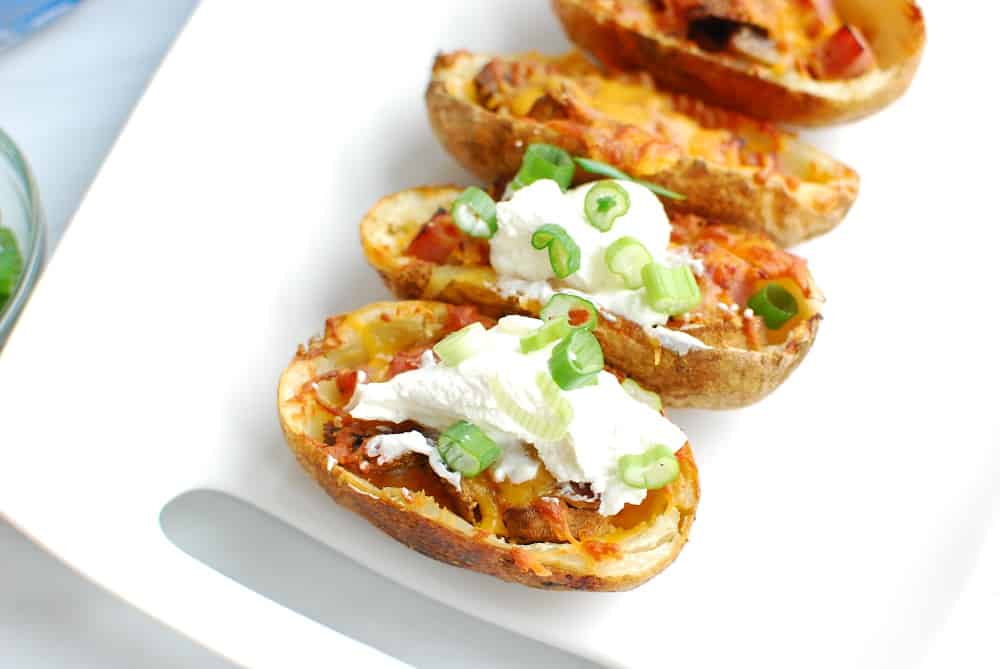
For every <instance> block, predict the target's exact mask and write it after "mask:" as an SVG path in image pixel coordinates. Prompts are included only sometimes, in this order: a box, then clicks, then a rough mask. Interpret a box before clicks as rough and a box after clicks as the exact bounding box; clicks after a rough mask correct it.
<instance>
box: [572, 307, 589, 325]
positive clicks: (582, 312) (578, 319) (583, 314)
mask: <svg viewBox="0 0 1000 669" xmlns="http://www.w3.org/2000/svg"><path fill="white" fill-rule="evenodd" d="M566 316H567V317H568V318H569V324H570V325H572V326H574V327H576V326H578V325H583V324H584V323H586V322H587V321H588V320H590V312H589V311H587V310H586V309H570V310H569V313H568V314H566Z"/></svg>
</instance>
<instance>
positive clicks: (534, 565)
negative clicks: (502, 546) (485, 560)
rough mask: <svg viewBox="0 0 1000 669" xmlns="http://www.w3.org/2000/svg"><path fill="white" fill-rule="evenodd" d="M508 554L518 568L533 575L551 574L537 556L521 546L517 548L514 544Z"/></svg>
mask: <svg viewBox="0 0 1000 669" xmlns="http://www.w3.org/2000/svg"><path fill="white" fill-rule="evenodd" d="M510 556H511V558H513V560H514V564H516V565H517V566H518V568H520V569H522V570H524V571H530V572H531V573H532V574H534V575H535V576H551V575H552V572H551V571H549V570H548V568H547V567H546V566H545V565H544V564H542V562H541V560H539V559H538V558H537V557H535V556H534V555H532V554H531V553H529V552H528V551H526V550H524V549H523V548H518V547H517V546H515V547H514V548H511V549H510Z"/></svg>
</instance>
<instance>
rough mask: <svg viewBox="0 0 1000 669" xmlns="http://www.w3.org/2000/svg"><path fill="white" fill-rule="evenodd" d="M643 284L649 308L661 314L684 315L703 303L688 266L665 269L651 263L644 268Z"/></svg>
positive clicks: (696, 283)
mask: <svg viewBox="0 0 1000 669" xmlns="http://www.w3.org/2000/svg"><path fill="white" fill-rule="evenodd" d="M642 283H643V284H644V285H645V286H646V301H647V302H649V306H651V307H653V309H655V310H656V311H659V312H660V313H661V314H669V315H671V316H673V315H676V314H683V313H684V312H685V311H691V310H692V309H694V308H695V307H696V306H698V303H699V302H701V290H700V289H699V288H698V282H697V281H696V280H695V278H694V274H693V273H692V272H691V268H690V267H688V266H687V265H680V266H678V267H665V266H663V265H661V264H659V263H655V262H651V263H649V264H648V265H646V266H645V267H643V268H642Z"/></svg>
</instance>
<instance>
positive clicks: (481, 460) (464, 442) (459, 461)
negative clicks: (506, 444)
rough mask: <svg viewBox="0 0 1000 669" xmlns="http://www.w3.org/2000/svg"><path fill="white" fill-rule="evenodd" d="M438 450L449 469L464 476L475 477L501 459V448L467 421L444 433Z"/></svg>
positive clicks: (451, 427) (458, 423) (461, 421)
mask: <svg viewBox="0 0 1000 669" xmlns="http://www.w3.org/2000/svg"><path fill="white" fill-rule="evenodd" d="M437 450H438V453H440V454H441V459H442V460H444V462H445V464H446V465H448V468H449V469H450V470H452V471H453V472H458V473H459V474H461V475H462V476H475V475H476V474H478V473H479V472H481V471H483V470H484V469H486V468H487V467H489V466H490V465H492V464H493V463H494V462H496V460H497V458H499V457H500V447H499V446H497V445H496V443H495V442H494V441H493V440H492V439H490V438H489V437H487V436H486V435H485V434H484V433H483V431H482V430H480V429H479V428H478V427H476V426H475V425H473V424H472V423H470V422H469V421H467V420H460V421H458V422H457V423H454V424H453V425H451V426H450V427H449V428H448V429H447V430H445V431H444V432H442V433H441V436H439V437H438V440H437Z"/></svg>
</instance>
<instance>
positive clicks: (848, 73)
mask: <svg viewBox="0 0 1000 669" xmlns="http://www.w3.org/2000/svg"><path fill="white" fill-rule="evenodd" d="M873 67H875V56H874V54H873V52H872V48H871V46H869V45H868V41H867V40H866V39H865V36H864V35H863V34H861V31H860V30H858V29H857V28H855V27H854V26H851V25H845V26H842V27H841V28H840V30H838V31H837V32H835V33H833V34H832V35H830V37H828V38H827V40H826V41H825V42H824V43H823V44H822V45H820V47H819V48H818V49H816V53H814V54H813V60H812V73H813V76H815V77H816V78H817V79H854V78H855V77H860V76H861V75H862V74H864V73H865V72H868V71H869V70H871V69H872V68H873Z"/></svg>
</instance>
